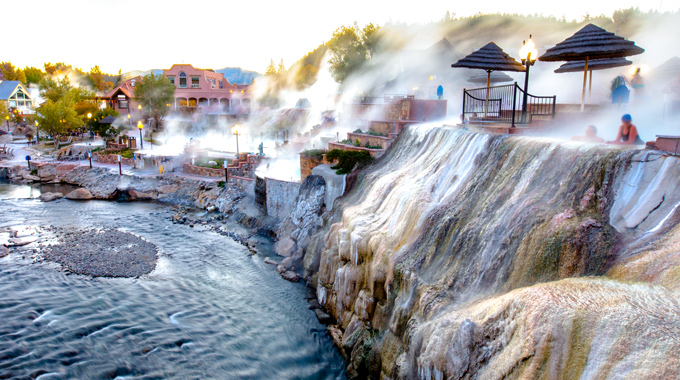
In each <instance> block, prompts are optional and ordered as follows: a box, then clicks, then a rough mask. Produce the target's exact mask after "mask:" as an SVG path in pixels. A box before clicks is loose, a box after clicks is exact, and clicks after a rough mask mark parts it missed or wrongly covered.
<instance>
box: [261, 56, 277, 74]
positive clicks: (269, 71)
mask: <svg viewBox="0 0 680 380" xmlns="http://www.w3.org/2000/svg"><path fill="white" fill-rule="evenodd" d="M276 74H277V72H276V66H274V60H273V59H272V60H271V61H270V62H269V66H267V71H265V72H264V75H265V76H266V77H272V76H276Z"/></svg>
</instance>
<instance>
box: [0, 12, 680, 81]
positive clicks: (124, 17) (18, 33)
mask: <svg viewBox="0 0 680 380" xmlns="http://www.w3.org/2000/svg"><path fill="white" fill-rule="evenodd" d="M630 6H639V7H640V9H642V10H645V11H646V10H649V9H650V8H653V9H657V10H658V9H659V8H660V9H661V10H662V11H674V10H677V9H678V8H680V0H662V1H658V2H657V1H651V2H650V1H639V0H633V1H631V0H617V1H613V0H570V1H569V2H566V3H565V2H559V1H554V0H543V1H535V0H525V1H508V0H486V1H459V2H457V1H450V0H448V1H447V0H418V1H412V2H405V1H399V0H396V1H395V0H390V1H382V0H340V1H324V0H320V1H319V0H315V1H312V0H297V1H278V0H277V1H271V0H240V1H239V0H196V1H180V0H165V1H156V0H62V1H55V0H20V1H9V2H7V4H3V6H2V9H3V13H4V14H5V17H2V24H3V25H2V26H3V30H4V31H5V38H3V44H2V45H3V48H2V49H1V50H0V61H7V60H11V61H12V62H13V63H14V64H15V65H18V66H21V67H23V66H26V65H30V66H36V67H42V64H43V62H46V61H49V62H66V63H70V64H73V65H75V66H76V67H80V68H82V69H84V70H89V68H90V67H92V66H94V65H95V64H98V65H99V66H100V67H101V69H102V70H103V71H105V72H109V73H116V72H118V69H122V70H123V72H125V71H130V70H136V69H138V70H147V69H151V68H168V67H170V66H171V65H172V64H173V63H181V62H185V63H191V64H193V65H194V66H196V67H201V68H214V69H219V68H222V67H225V66H233V67H243V68H245V69H250V70H256V71H260V72H262V71H264V69H265V67H266V66H267V64H268V63H269V60H270V58H273V59H274V60H275V61H276V62H277V63H278V61H279V60H280V59H281V58H283V60H284V64H285V65H286V67H288V66H289V65H290V64H292V63H294V62H295V61H296V60H297V59H299V58H300V57H302V56H303V55H304V54H305V53H307V52H309V51H311V50H313V49H314V48H315V47H317V46H318V45H319V44H321V43H323V42H324V41H326V40H328V39H329V38H330V36H331V35H332V33H333V31H334V30H335V29H336V28H337V27H339V26H341V25H343V24H345V25H350V24H352V23H353V22H354V21H357V22H358V23H359V24H360V25H363V24H366V23H368V22H373V23H377V24H384V23H385V22H387V21H390V20H392V21H405V22H408V23H416V22H427V21H432V20H438V19H441V18H442V17H443V15H444V13H445V12H446V11H450V12H455V13H456V14H457V15H458V16H468V15H472V14H475V13H477V12H483V13H496V12H507V13H524V14H533V13H539V14H540V13H542V14H545V15H554V16H557V17H561V16H563V15H564V16H566V17H567V19H580V18H581V17H582V16H583V15H584V14H585V13H586V12H587V13H589V14H590V15H593V16H594V15H599V14H605V15H611V14H612V12H613V11H614V10H616V9H620V8H628V7H630Z"/></svg>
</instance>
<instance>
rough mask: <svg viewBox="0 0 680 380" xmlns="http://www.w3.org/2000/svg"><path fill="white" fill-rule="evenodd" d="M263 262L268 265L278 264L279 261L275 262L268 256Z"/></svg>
mask: <svg viewBox="0 0 680 380" xmlns="http://www.w3.org/2000/svg"><path fill="white" fill-rule="evenodd" d="M264 263H265V264H269V265H279V263H277V262H276V261H274V260H272V259H270V258H269V257H267V258H265V259H264Z"/></svg>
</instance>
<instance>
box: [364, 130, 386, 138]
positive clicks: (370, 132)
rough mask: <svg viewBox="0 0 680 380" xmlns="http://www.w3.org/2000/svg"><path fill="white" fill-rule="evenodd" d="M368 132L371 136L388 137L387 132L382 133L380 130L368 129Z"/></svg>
mask: <svg viewBox="0 0 680 380" xmlns="http://www.w3.org/2000/svg"><path fill="white" fill-rule="evenodd" d="M366 134H367V135H371V136H380V137H387V135H386V134H384V133H380V132H375V131H368V132H366Z"/></svg>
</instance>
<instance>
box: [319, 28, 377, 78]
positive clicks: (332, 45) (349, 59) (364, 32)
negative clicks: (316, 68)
mask: <svg viewBox="0 0 680 380" xmlns="http://www.w3.org/2000/svg"><path fill="white" fill-rule="evenodd" d="M379 31H380V27H378V26H375V25H373V24H368V25H366V26H364V28H363V29H359V27H358V26H357V25H356V24H355V25H354V26H351V27H350V26H342V27H340V28H338V29H337V30H336V31H335V32H334V33H333V37H332V38H331V39H330V41H328V44H327V45H328V50H329V51H330V53H331V58H330V65H331V66H330V70H331V75H332V76H333V79H335V81H336V82H338V83H343V82H345V80H347V78H348V77H349V76H350V75H351V74H352V73H355V72H357V71H359V70H360V69H362V68H363V67H364V66H365V65H368V64H370V63H371V61H372V59H373V58H374V57H375V55H376V53H377V51H378V48H379V45H380V33H379Z"/></svg>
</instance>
